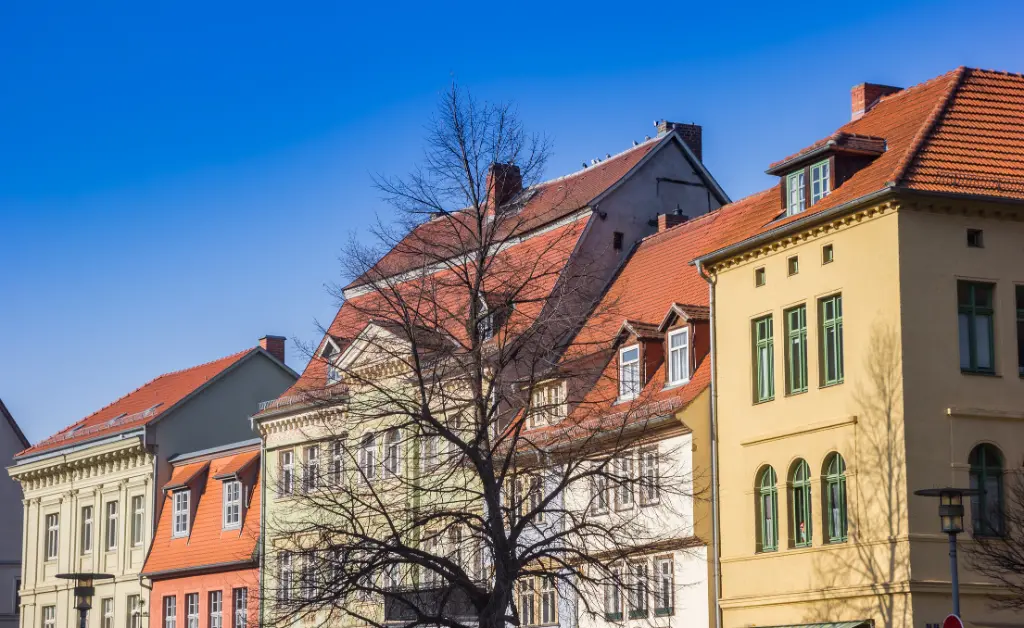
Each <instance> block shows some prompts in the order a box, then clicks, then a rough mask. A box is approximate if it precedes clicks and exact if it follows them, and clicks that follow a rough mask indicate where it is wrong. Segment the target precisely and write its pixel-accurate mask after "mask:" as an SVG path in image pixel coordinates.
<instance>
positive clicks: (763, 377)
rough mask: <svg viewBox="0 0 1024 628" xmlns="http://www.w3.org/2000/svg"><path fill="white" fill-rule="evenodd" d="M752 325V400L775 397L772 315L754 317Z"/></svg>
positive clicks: (764, 399)
mask: <svg viewBox="0 0 1024 628" xmlns="http://www.w3.org/2000/svg"><path fill="white" fill-rule="evenodd" d="M753 326H754V330H753V331H754V373H755V378H754V401H755V402H756V403H760V402H762V401H771V400H772V399H774V398H775V342H774V331H773V327H774V325H773V323H772V316H771V314H769V315H768V316H762V317H761V318H758V319H755V320H754V322H753Z"/></svg>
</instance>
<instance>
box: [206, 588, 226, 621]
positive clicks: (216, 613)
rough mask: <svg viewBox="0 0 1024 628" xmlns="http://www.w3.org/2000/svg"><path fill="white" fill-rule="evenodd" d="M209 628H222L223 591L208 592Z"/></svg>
mask: <svg viewBox="0 0 1024 628" xmlns="http://www.w3.org/2000/svg"><path fill="white" fill-rule="evenodd" d="M206 607H207V611H208V612H207V614H208V615H209V622H210V623H209V624H208V625H209V628H224V591H221V590H217V591H210V592H209V594H207V602H206Z"/></svg>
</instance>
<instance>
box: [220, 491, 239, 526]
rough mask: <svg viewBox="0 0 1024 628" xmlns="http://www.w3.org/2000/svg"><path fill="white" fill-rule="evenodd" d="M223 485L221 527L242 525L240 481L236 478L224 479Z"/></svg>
mask: <svg viewBox="0 0 1024 628" xmlns="http://www.w3.org/2000/svg"><path fill="white" fill-rule="evenodd" d="M223 486H224V521H223V527H224V528H225V529H230V528H238V527H240V526H241V525H242V483H241V482H239V481H238V480H225V482H224V485H223Z"/></svg>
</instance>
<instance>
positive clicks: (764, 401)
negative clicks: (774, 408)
mask: <svg viewBox="0 0 1024 628" xmlns="http://www.w3.org/2000/svg"><path fill="white" fill-rule="evenodd" d="M769 401H775V397H768V398H767V399H755V400H754V405H755V406H759V405H761V404H762V403H768V402H769Z"/></svg>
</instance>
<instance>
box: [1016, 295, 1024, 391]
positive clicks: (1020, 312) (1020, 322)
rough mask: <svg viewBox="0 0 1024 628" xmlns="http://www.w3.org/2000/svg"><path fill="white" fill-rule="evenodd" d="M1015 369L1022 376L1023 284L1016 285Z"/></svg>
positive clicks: (1023, 356)
mask: <svg viewBox="0 0 1024 628" xmlns="http://www.w3.org/2000/svg"><path fill="white" fill-rule="evenodd" d="M1016 296H1017V371H1018V373H1019V374H1020V376H1021V377H1024V286H1017V295H1016Z"/></svg>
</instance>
